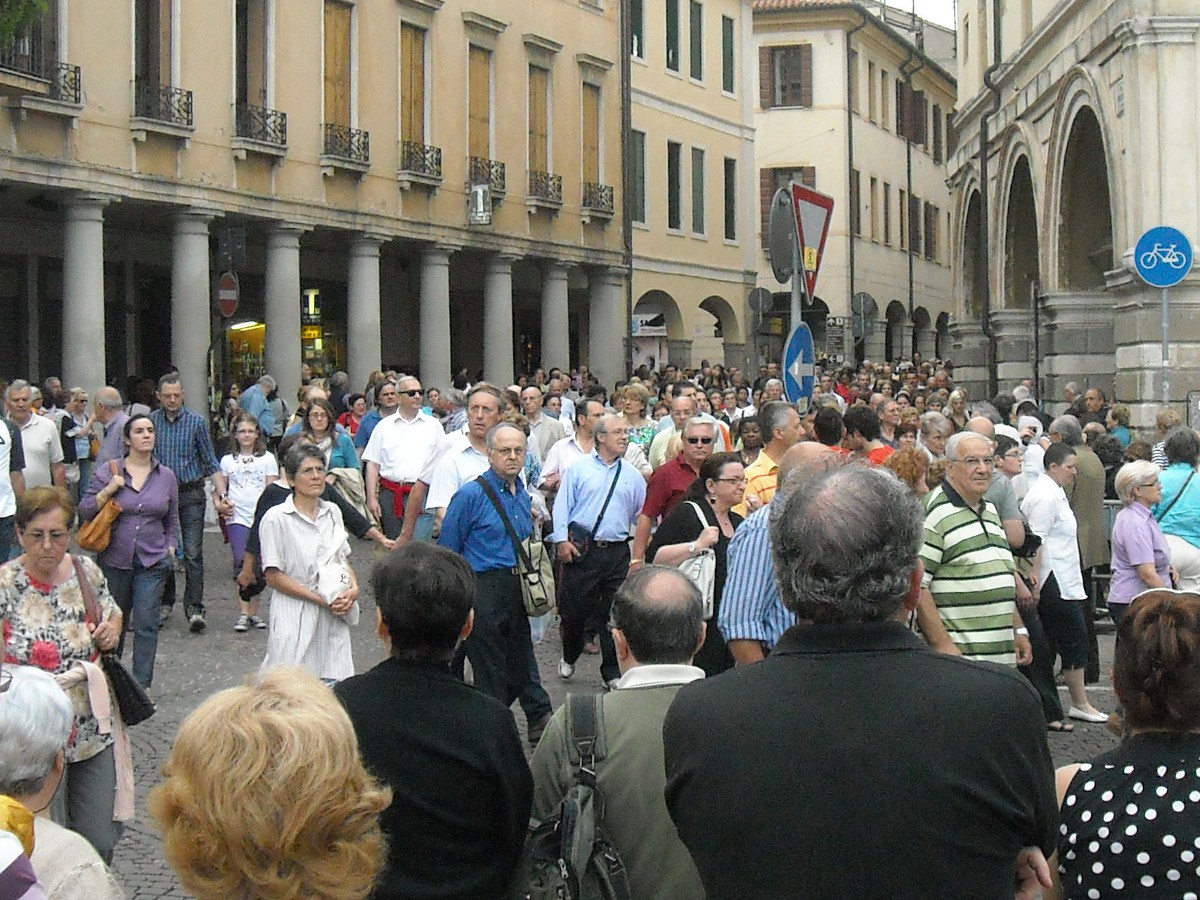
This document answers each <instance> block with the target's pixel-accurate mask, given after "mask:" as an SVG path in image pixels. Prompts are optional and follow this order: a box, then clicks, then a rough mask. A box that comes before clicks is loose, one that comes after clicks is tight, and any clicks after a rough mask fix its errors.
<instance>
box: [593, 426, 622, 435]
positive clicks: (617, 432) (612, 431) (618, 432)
mask: <svg viewBox="0 0 1200 900" xmlns="http://www.w3.org/2000/svg"><path fill="white" fill-rule="evenodd" d="M596 434H615V435H618V436H620V435H624V434H629V429H628V428H610V429H608V430H607V431H597V432H596Z"/></svg>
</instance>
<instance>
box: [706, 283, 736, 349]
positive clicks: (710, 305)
mask: <svg viewBox="0 0 1200 900" xmlns="http://www.w3.org/2000/svg"><path fill="white" fill-rule="evenodd" d="M700 308H701V309H702V310H704V311H705V312H706V313H708V314H709V315H711V316H713V318H715V319H716V320H717V328H718V329H719V334H718V336H719V337H720V338H721V339H722V340H723V341H724V342H725V343H726V344H742V343H744V341H745V336H744V332H743V330H742V323H741V322H740V321H739V320H738V316H737V313H736V312H735V311H734V309H733V306H732V305H730V303H729V301H728V300H726V299H725V298H724V297H722V296H720V295H718V294H712V295H711V296H708V297H705V298H704V299H703V300H701V301H700Z"/></svg>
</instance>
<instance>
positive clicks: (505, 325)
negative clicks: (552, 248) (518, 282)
mask: <svg viewBox="0 0 1200 900" xmlns="http://www.w3.org/2000/svg"><path fill="white" fill-rule="evenodd" d="M513 258H514V257H512V256H507V255H504V254H499V255H496V256H492V257H490V258H489V259H488V263H487V272H486V274H485V275H484V280H483V377H484V378H486V379H487V380H488V381H490V382H491V383H492V384H494V385H497V386H498V387H500V388H506V387H508V386H509V385H510V384H512V383H513V302H512V262H513Z"/></svg>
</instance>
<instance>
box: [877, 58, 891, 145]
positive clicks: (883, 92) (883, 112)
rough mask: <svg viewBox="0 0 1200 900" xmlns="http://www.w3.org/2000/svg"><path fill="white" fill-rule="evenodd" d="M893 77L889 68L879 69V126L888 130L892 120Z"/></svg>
mask: <svg viewBox="0 0 1200 900" xmlns="http://www.w3.org/2000/svg"><path fill="white" fill-rule="evenodd" d="M891 98H892V78H891V76H890V75H888V73H887V69H880V70H879V127H880V128H882V129H883V130H884V131H887V130H888V123H889V122H891V120H892V100H891Z"/></svg>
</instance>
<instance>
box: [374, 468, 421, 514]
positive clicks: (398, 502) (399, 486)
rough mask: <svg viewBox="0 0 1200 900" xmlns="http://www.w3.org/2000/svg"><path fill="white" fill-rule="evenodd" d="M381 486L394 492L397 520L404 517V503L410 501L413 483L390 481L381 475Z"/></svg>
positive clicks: (393, 498)
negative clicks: (409, 496)
mask: <svg viewBox="0 0 1200 900" xmlns="http://www.w3.org/2000/svg"><path fill="white" fill-rule="evenodd" d="M379 485H380V487H383V488H385V489H386V490H389V491H391V492H392V511H393V512H395V514H396V519H397V521H399V520H401V519H403V518H404V504H405V503H406V502H407V501H408V495H409V494H411V493H412V489H413V486H412V484H404V483H401V482H399V481H389V480H388V479H386V478H384V477H383V476H380V478H379Z"/></svg>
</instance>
